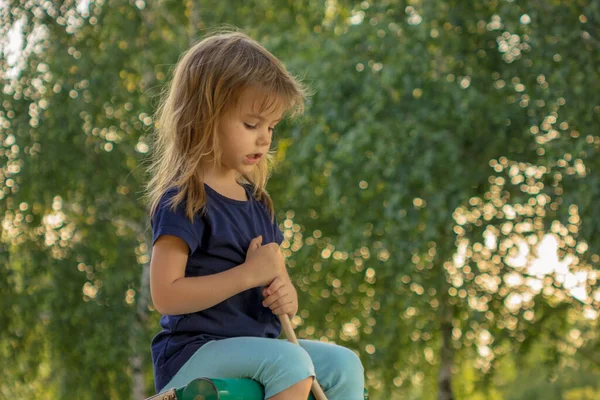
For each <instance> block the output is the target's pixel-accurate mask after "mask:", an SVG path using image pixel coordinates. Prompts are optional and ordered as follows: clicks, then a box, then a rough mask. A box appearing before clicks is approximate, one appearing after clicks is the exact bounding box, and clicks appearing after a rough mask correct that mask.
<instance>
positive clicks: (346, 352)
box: [332, 346, 365, 380]
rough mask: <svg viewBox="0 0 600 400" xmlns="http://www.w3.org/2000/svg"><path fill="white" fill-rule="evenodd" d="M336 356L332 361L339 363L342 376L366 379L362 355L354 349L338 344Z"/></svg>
mask: <svg viewBox="0 0 600 400" xmlns="http://www.w3.org/2000/svg"><path fill="white" fill-rule="evenodd" d="M334 357H335V358H334V360H332V362H334V363H335V364H336V365H337V369H338V371H340V372H341V375H342V376H344V377H346V378H348V379H352V380H355V379H364V378H363V376H364V373H365V369H364V367H363V365H362V362H361V361H360V357H359V356H358V355H356V353H354V352H353V351H352V350H350V349H348V348H346V347H342V346H338V348H337V351H336V352H335V356H334Z"/></svg>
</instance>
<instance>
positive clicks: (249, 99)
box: [237, 88, 284, 118]
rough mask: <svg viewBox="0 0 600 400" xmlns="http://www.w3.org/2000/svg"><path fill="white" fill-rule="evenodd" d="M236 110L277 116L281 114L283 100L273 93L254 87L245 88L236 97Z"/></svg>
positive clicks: (244, 112) (242, 112)
mask: <svg viewBox="0 0 600 400" xmlns="http://www.w3.org/2000/svg"><path fill="white" fill-rule="evenodd" d="M237 103H238V104H237V109H238V112H239V113H240V114H242V115H244V114H254V115H262V116H274V117H276V118H279V117H280V116H281V114H283V110H284V106H283V101H282V100H281V99H280V98H279V97H278V96H277V95H276V94H274V93H268V92H266V91H264V90H259V89H256V88H248V89H245V90H244V91H243V92H242V93H241V94H240V97H239V98H238V102H237Z"/></svg>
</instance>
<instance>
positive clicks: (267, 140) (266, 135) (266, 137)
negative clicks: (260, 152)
mask: <svg viewBox="0 0 600 400" xmlns="http://www.w3.org/2000/svg"><path fill="white" fill-rule="evenodd" d="M258 144H260V145H263V146H264V145H269V144H271V131H270V130H269V128H268V127H267V128H264V129H261V131H260V135H258Z"/></svg>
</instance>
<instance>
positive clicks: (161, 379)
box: [147, 32, 364, 400]
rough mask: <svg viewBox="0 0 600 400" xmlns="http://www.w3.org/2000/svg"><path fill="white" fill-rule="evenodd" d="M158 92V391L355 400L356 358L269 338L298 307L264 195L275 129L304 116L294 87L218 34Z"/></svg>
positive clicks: (247, 43) (152, 194) (359, 377)
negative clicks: (190, 387)
mask: <svg viewBox="0 0 600 400" xmlns="http://www.w3.org/2000/svg"><path fill="white" fill-rule="evenodd" d="M167 89H168V90H167V92H165V96H164V98H163V99H162V101H161V103H160V105H159V108H158V111H157V122H158V124H157V130H156V141H155V146H154V148H153V158H152V164H151V167H150V174H151V179H150V180H149V182H148V186H147V196H148V200H149V206H150V214H151V217H152V230H153V248H152V261H151V263H150V287H151V294H152V300H153V303H154V306H155V307H156V309H157V310H158V311H159V312H160V313H161V314H162V317H161V320H160V324H161V327H162V331H161V332H160V333H158V335H156V337H155V338H154V339H153V341H152V359H153V363H154V375H155V386H156V390H157V391H159V392H164V391H166V390H168V389H170V388H173V387H180V386H183V385H186V384H187V383H188V382H190V381H191V380H193V379H195V378H198V377H209V378H218V377H220V378H251V379H254V380H256V381H258V382H260V383H261V384H262V385H264V388H265V395H266V398H269V399H285V400H296V399H298V400H300V399H302V400H306V398H307V396H308V394H309V392H310V387H311V383H312V380H313V377H315V376H316V377H317V380H318V381H319V383H320V384H321V386H322V387H323V390H324V391H325V394H326V395H327V397H328V398H329V399H330V400H335V399H339V400H358V399H362V398H363V387H364V377H363V367H362V365H361V363H360V360H359V358H358V357H357V356H356V355H355V354H354V352H352V351H351V350H349V349H347V348H344V347H341V346H337V345H334V344H328V343H323V342H318V341H309V340H300V341H299V342H300V345H301V346H297V345H294V344H292V343H289V342H287V341H284V340H278V339H277V338H278V337H279V335H280V333H281V325H280V322H279V318H278V315H282V314H287V315H288V316H289V317H290V318H291V317H293V316H294V315H295V314H296V312H297V311H298V298H297V293H296V290H295V289H294V286H293V284H292V282H291V280H290V278H289V276H288V274H287V272H286V268H285V264H284V257H283V255H282V253H281V251H280V249H279V245H280V244H281V242H282V241H283V235H282V233H281V231H280V229H279V226H278V224H277V221H276V219H275V214H274V210H273V203H272V202H271V199H270V198H269V196H268V194H267V192H266V191H265V185H266V183H267V180H268V177H269V164H270V154H269V150H270V145H271V141H272V136H273V130H274V128H275V125H276V124H277V123H278V122H279V121H280V120H281V119H282V117H283V115H284V113H285V114H286V115H287V114H289V115H299V114H301V113H302V112H303V101H304V98H305V95H306V91H305V88H304V87H302V86H301V85H300V84H299V83H298V82H297V81H296V80H295V79H294V78H293V77H292V76H291V75H290V74H289V73H288V72H287V71H286V69H285V68H284V66H283V65H282V64H281V63H280V62H279V61H278V60H277V59H276V58H275V57H274V56H273V55H272V54H271V53H269V52H268V51H267V50H266V49H264V48H263V47H262V46H261V45H260V44H258V43H257V42H256V41H254V40H252V39H250V38H249V37H247V36H246V35H244V34H242V33H238V32H227V33H221V34H214V35H212V36H208V37H206V38H204V40H202V41H201V42H199V43H197V44H196V45H194V46H193V47H192V48H191V49H189V50H188V51H187V52H186V53H185V54H184V55H183V57H182V58H181V59H180V60H179V62H178V64H177V66H176V69H175V72H174V76H173V79H172V81H171V83H170V85H169V87H168V88H167Z"/></svg>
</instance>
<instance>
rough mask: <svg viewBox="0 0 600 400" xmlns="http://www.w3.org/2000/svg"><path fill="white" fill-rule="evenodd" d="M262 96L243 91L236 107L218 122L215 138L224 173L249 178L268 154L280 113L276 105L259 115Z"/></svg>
mask: <svg viewBox="0 0 600 400" xmlns="http://www.w3.org/2000/svg"><path fill="white" fill-rule="evenodd" d="M264 96H265V95H264V94H263V93H261V92H260V91H258V90H256V89H253V88H248V89H246V90H244V91H243V92H242V94H241V95H240V98H239V100H238V104H237V107H234V108H232V109H231V110H229V112H228V113H226V114H225V115H224V116H223V117H222V118H221V120H220V123H219V130H218V134H219V138H220V147H221V150H222V154H221V163H222V165H223V167H224V169H225V170H226V171H231V172H233V171H237V172H238V173H240V174H249V173H250V172H252V170H253V169H254V168H255V167H256V165H257V164H258V162H259V161H260V160H261V158H263V157H265V156H266V154H267V152H268V151H269V148H270V146H271V140H272V137H273V129H274V128H275V126H276V125H277V123H278V122H279V121H280V120H281V116H282V114H283V109H282V108H281V107H280V105H279V104H275V106H273V107H271V109H268V110H266V111H264V112H263V113H262V114H259V113H258V108H259V106H260V104H261V103H262V101H263V100H264Z"/></svg>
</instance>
